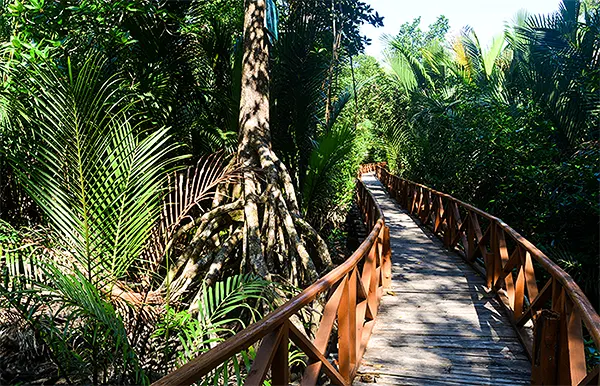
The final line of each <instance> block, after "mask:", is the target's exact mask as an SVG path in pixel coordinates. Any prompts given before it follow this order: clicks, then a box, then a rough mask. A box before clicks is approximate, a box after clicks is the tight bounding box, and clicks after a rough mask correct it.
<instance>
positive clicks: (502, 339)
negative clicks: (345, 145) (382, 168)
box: [354, 173, 531, 385]
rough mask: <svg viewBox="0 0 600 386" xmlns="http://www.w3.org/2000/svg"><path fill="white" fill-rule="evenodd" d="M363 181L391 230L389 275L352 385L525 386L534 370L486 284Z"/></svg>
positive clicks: (368, 177)
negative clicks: (391, 266)
mask: <svg viewBox="0 0 600 386" xmlns="http://www.w3.org/2000/svg"><path fill="white" fill-rule="evenodd" d="M363 181H364V182H365V184H366V185H367V187H368V188H369V190H370V191H371V192H372V193H373V194H374V196H375V198H376V199H377V201H378V203H379V205H380V206H381V209H382V210H383V213H384V214H385V221H386V224H387V225H388V226H389V228H390V242H391V247H392V264H393V268H392V287H391V289H390V290H388V291H387V292H388V294H387V296H384V297H383V299H382V302H381V306H380V309H379V313H378V315H377V321H376V324H375V328H374V331H373V335H372V336H371V339H370V341H369V344H368V346H367V350H366V352H365V355H364V357H363V360H362V363H361V367H360V369H359V371H358V375H357V377H356V379H355V382H354V384H355V385H369V384H372V383H374V382H375V383H376V384H378V385H442V384H444V385H452V384H456V385H458V384H460V385H481V384H493V385H514V384H529V383H530V371H531V370H530V368H531V364H530V362H529V360H528V358H527V356H526V354H525V350H524V349H523V347H522V346H521V343H520V342H519V340H518V338H517V334H516V333H515V331H514V330H513V328H512V326H511V324H510V322H509V320H508V318H507V317H506V316H505V315H504V314H503V312H502V309H501V306H500V304H499V303H498V302H497V301H496V299H495V298H494V297H493V294H492V293H488V291H487V290H486V288H485V283H484V279H483V278H482V277H480V276H479V275H478V274H477V273H475V271H474V270H473V269H472V268H471V267H470V266H469V265H468V264H466V263H465V262H464V261H463V260H462V258H461V257H460V256H458V255H456V254H454V253H451V252H448V251H446V250H445V249H444V247H443V245H442V242H441V241H440V240H438V239H437V237H435V236H433V235H432V234H431V233H430V232H429V231H427V230H425V231H424V230H423V229H422V228H420V227H419V226H418V225H417V224H416V223H415V222H414V221H413V220H412V219H411V217H410V216H409V215H408V214H407V213H406V211H404V210H402V209H401V208H400V206H399V205H398V204H397V203H396V201H394V200H393V199H392V198H391V197H390V196H389V195H388V194H387V192H386V191H385V189H384V188H383V186H382V185H381V184H380V183H379V181H378V180H377V178H376V177H375V175H374V174H372V173H369V174H365V175H363Z"/></svg>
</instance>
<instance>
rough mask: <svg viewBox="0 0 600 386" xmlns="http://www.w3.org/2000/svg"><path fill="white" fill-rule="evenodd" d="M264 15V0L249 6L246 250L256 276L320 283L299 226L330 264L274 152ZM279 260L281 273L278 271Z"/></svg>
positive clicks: (243, 140)
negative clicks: (301, 211)
mask: <svg viewBox="0 0 600 386" xmlns="http://www.w3.org/2000/svg"><path fill="white" fill-rule="evenodd" d="M265 13H266V1H265V0H247V1H246V12H245V18H244V57H243V63H242V66H243V67H242V82H241V85H242V92H241V102H240V117H239V125H240V126H239V145H238V161H239V163H240V164H241V166H242V167H243V169H244V176H243V191H242V198H243V200H244V217H245V222H244V232H243V250H244V256H245V259H246V261H247V262H248V264H249V265H250V266H251V267H252V269H253V270H254V271H255V272H256V273H257V274H259V275H261V276H263V277H266V278H269V279H270V278H271V273H272V272H273V271H278V272H279V274H281V273H283V272H284V271H286V270H289V271H288V275H286V276H288V279H290V280H291V281H292V283H294V284H308V283H311V282H312V281H313V280H315V279H316V277H317V270H316V267H315V262H314V261H313V260H312V258H311V257H310V256H309V254H308V251H307V248H306V245H305V242H304V238H303V237H302V236H301V233H300V232H298V231H297V229H296V227H297V226H298V227H299V229H301V230H308V232H306V231H305V232H304V233H308V235H307V236H308V237H309V238H310V239H313V240H316V242H314V244H315V247H316V249H317V250H318V253H317V254H316V255H317V256H316V257H318V258H319V262H318V263H319V265H320V266H321V267H324V268H330V266H331V260H330V258H329V253H328V252H327V248H326V245H325V243H323V242H322V240H321V239H320V238H319V237H318V235H316V232H314V231H313V230H312V228H310V226H308V227H307V224H306V223H305V222H304V221H303V220H302V219H301V218H300V213H299V209H298V203H297V200H296V194H295V191H294V186H293V184H292V181H291V178H290V175H289V173H288V171H287V169H286V168H285V166H284V165H283V163H282V162H281V161H280V160H279V158H278V157H277V156H276V155H275V153H274V152H273V150H272V148H271V134H270V129H269V39H268V36H267V34H266V31H265V28H264V25H265ZM315 235H316V236H315ZM277 260H279V269H274V268H273V267H275V266H276V265H277ZM297 263H299V266H298V265H297Z"/></svg>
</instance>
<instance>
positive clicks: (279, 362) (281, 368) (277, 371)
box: [271, 321, 290, 386]
mask: <svg viewBox="0 0 600 386" xmlns="http://www.w3.org/2000/svg"><path fill="white" fill-rule="evenodd" d="M289 323H290V322H289V321H286V322H285V323H284V324H283V326H281V328H282V329H283V331H282V333H281V340H280V341H279V344H278V345H277V349H276V351H275V356H274V358H273V362H272V363H271V376H272V380H273V382H272V384H273V386H288V385H289V384H290V366H289V364H288V358H289V355H288V341H289V331H290V329H289Z"/></svg>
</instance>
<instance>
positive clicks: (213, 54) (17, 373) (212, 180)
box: [0, 0, 600, 384]
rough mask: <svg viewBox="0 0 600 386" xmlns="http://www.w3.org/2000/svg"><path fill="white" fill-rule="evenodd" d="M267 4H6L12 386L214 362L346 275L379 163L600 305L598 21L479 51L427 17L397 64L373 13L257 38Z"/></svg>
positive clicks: (565, 24)
mask: <svg viewBox="0 0 600 386" xmlns="http://www.w3.org/2000/svg"><path fill="white" fill-rule="evenodd" d="M254 3H256V2H255V1H247V4H244V2H243V1H242V0H189V1H158V0H119V1H111V2H107V1H104V0H86V1H80V0H64V1H51V0H0V275H1V277H0V279H1V280H0V309H1V312H0V383H3V384H4V383H19V382H20V383H32V382H37V383H40V384H42V383H44V384H53V383H61V382H62V383H64V382H68V383H75V384H79V383H85V384H124V383H127V384H148V383H150V382H152V381H154V380H156V379H158V378H160V377H161V376H163V375H165V374H166V373H168V372H169V371H171V370H173V369H174V368H176V367H179V366H181V365H183V364H184V363H186V362H187V361H189V360H190V359H192V358H194V357H196V356H197V355H198V354H200V353H202V352H205V351H207V350H209V349H210V348H211V347H214V346H215V345H216V344H217V343H218V342H221V341H223V340H225V339H226V338H228V337H230V336H231V335H233V334H235V333H236V332H237V331H239V330H240V329H241V328H243V327H244V326H246V325H248V324H249V323H251V322H252V321H254V320H256V319H259V318H260V317H261V315H264V314H265V313H267V312H269V310H270V309H272V308H273V307H276V306H277V305H278V304H281V303H282V302H283V301H285V300H286V299H287V298H289V296H290V295H291V294H293V293H295V292H297V291H298V289H301V288H304V287H306V286H308V285H310V284H311V283H312V282H313V281H314V280H315V279H316V278H317V277H319V276H321V275H322V274H324V273H325V272H327V271H328V270H330V269H331V268H332V267H333V266H335V265H336V264H339V262H340V261H342V260H343V259H344V257H345V256H347V255H348V252H349V251H348V248H347V247H346V238H347V234H346V231H345V229H346V228H345V227H344V223H345V222H346V220H347V218H348V217H349V212H350V210H351V207H352V201H353V194H354V183H355V180H354V179H355V177H356V173H357V171H358V167H359V165H360V164H361V163H366V162H379V161H386V162H387V163H388V167H389V168H390V169H391V170H393V171H394V172H395V173H397V174H399V175H402V176H403V177H405V178H408V179H411V180H414V181H416V182H420V183H424V184H427V185H429V186H431V187H433V188H435V189H437V190H440V191H444V192H447V193H450V194H452V195H454V196H455V197H457V198H459V199H461V200H463V201H466V202H469V203H472V204H474V205H475V206H478V207H480V208H481V209H484V210H486V211H488V212H490V213H492V214H494V215H495V216H498V217H500V218H502V219H503V220H504V221H505V222H507V223H508V224H510V225H511V226H512V227H514V228H515V229H517V230H518V231H519V232H521V234H523V235H524V236H525V237H527V238H528V239H530V240H531V241H532V242H534V243H536V245H538V246H539V247H540V248H541V249H542V250H543V251H544V252H546V253H547V254H548V255H549V256H550V257H551V258H553V259H554V260H555V261H556V262H557V263H558V264H560V265H561V266H562V267H563V268H564V269H565V270H566V271H567V272H568V273H569V274H571V275H572V276H573V278H574V279H575V280H576V281H577V283H578V284H579V285H580V286H581V287H582V289H583V290H584V291H585V292H586V294H587V295H588V297H589V298H590V300H592V302H593V304H594V305H596V306H598V303H599V302H600V295H599V293H598V291H599V288H600V276H599V270H600V266H599V262H598V256H599V254H600V251H599V245H600V240H599V239H598V237H599V234H598V226H599V218H600V217H599V216H600V210H599V208H600V207H599V199H600V197H599V189H598V187H599V182H600V164H599V163H600V143H599V142H598V136H599V135H600V132H599V130H600V7H599V6H598V5H597V3H594V2H593V1H588V2H586V1H581V2H580V1H575V0H565V1H564V3H562V4H561V7H560V9H558V10H557V11H556V12H555V13H554V14H551V15H528V14H526V13H519V14H518V15H516V16H515V19H514V20H513V21H512V22H510V23H508V24H507V25H506V29H505V31H504V32H503V33H502V32H501V31H499V32H501V33H500V34H499V35H498V37H497V38H495V39H494V41H493V42H491V44H490V45H486V44H485V42H480V41H479V40H478V38H477V34H476V31H473V30H471V29H470V28H468V27H466V28H465V29H464V30H463V31H462V32H461V33H460V34H458V35H456V36H449V34H448V31H449V24H448V20H447V19H446V18H445V17H443V16H440V18H439V19H438V20H437V21H436V22H435V23H434V24H432V25H431V26H429V28H428V29H427V30H422V29H421V27H420V20H419V19H417V20H415V21H414V22H412V23H406V24H404V25H403V26H402V27H401V29H400V31H399V32H398V34H397V35H395V36H389V37H388V38H387V41H386V45H387V47H386V51H385V63H379V62H378V61H377V60H376V59H375V58H372V57H369V56H365V55H363V54H362V53H363V51H364V47H365V45H366V44H368V43H369V41H368V39H366V38H365V37H364V36H361V34H360V32H359V27H360V26H361V25H362V24H365V23H369V24H372V25H374V26H381V25H382V23H383V18H382V17H381V16H380V15H379V14H377V12H376V10H374V9H372V8H371V7H370V6H369V5H368V4H367V3H366V2H363V1H358V0H335V1H330V0H327V1H326V0H308V1H296V0H286V1H276V2H273V1H271V0H269V1H267V3H268V4H270V7H271V8H270V9H271V10H274V9H275V8H276V9H277V12H276V13H275V12H273V14H274V15H273V16H272V17H270V18H269V19H268V23H267V27H268V28H266V29H264V28H263V27H262V26H260V28H256V26H255V25H252V20H251V17H249V16H248V15H249V14H250V12H249V10H251V8H252V6H253V4H254ZM275 15H276V17H274V16H275ZM276 26H277V27H276ZM250 30H252V31H254V32H255V33H256V34H257V35H256V36H255V39H254V40H251V39H249V38H248V35H249V34H244V31H246V32H247V31H250ZM316 308H318V307H316ZM599 308H600V307H599ZM315 312H316V313H317V314H318V309H317V310H315ZM306 317H307V318H309V319H310V318H311V317H313V315H307V316H306ZM291 353H292V355H294V350H292V351H291ZM254 354H255V352H254V351H253V350H251V349H250V350H248V351H247V352H244V353H243V354H242V356H243V361H242V362H243V363H246V364H247V363H249V361H250V360H251V358H252V356H253V355H254ZM303 360H304V359H303V358H302V357H301V356H299V355H296V356H295V357H294V358H293V360H292V363H295V364H296V365H298V366H301V365H302V362H303ZM226 365H227V364H226ZM241 367H243V366H240V365H239V362H238V361H233V362H232V363H231V364H230V365H229V367H223V369H222V370H223V373H225V372H226V371H227V370H228V369H231V368H235V369H234V370H235V375H232V379H233V378H235V379H236V380H237V381H238V383H239V382H240V381H241V380H242V379H243V377H244V372H245V371H246V369H245V368H241ZM217 377H219V374H217Z"/></svg>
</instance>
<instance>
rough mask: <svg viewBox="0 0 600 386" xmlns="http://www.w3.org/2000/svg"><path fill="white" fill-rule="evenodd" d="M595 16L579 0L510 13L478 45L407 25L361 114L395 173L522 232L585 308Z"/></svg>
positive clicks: (595, 156) (593, 186)
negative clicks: (545, 10)
mask: <svg viewBox="0 0 600 386" xmlns="http://www.w3.org/2000/svg"><path fill="white" fill-rule="evenodd" d="M599 17H600V14H599V13H598V9H597V8H591V7H586V6H585V4H583V3H580V2H579V1H565V2H564V3H562V4H561V7H560V9H559V10H558V11H557V12H555V13H553V14H550V15H528V14H526V13H524V12H520V13H519V14H517V15H516V17H515V19H514V20H513V22H512V23H509V24H508V25H507V26H506V31H505V33H504V35H499V36H497V37H496V38H494V39H493V41H492V42H491V43H490V44H489V45H487V46H485V45H483V42H481V41H480V40H479V39H478V36H477V34H476V32H475V31H473V30H472V29H470V28H468V27H467V28H465V29H464V30H463V31H462V33H461V34H460V35H459V36H455V37H452V38H447V37H446V36H445V33H446V31H447V29H444V26H443V18H441V19H439V20H440V21H438V23H437V24H434V25H432V26H430V28H429V31H431V32H429V33H425V32H422V31H421V30H420V29H419V27H418V22H419V20H418V19H417V20H415V22H414V23H412V24H410V23H409V24H407V25H405V26H403V28H402V30H401V33H400V34H399V35H398V36H393V37H389V38H388V49H387V53H386V58H387V62H388V65H389V69H390V71H389V73H388V74H387V76H386V77H385V78H380V81H379V84H380V89H381V92H380V93H379V94H378V100H379V101H380V103H381V104H386V105H387V108H381V109H380V110H379V112H378V113H377V114H375V115H371V117H372V119H373V120H374V121H376V123H377V124H376V125H375V128H376V130H377V132H378V133H379V134H380V135H382V136H383V137H384V138H385V140H384V141H383V143H382V144H381V147H380V148H381V149H382V150H384V151H385V153H386V156H385V159H386V160H387V161H388V163H389V165H390V166H391V167H392V168H393V169H394V170H395V171H397V172H398V173H400V174H402V175H403V176H404V177H406V178H408V179H411V180H414V181H417V182H422V183H425V184H427V185H429V186H432V187H434V188H435V189H438V190H441V191H444V192H448V193H451V194H453V195H454V196H456V197H459V198H460V199H462V200H465V201H467V202H471V203H473V204H475V205H476V206H478V207H480V208H482V209H484V210H486V211H488V212H490V213H493V214H494V215H497V216H499V217H501V218H502V219H504V220H505V221H506V222H507V223H509V224H511V225H512V226H513V227H515V228H517V229H518V230H519V231H520V232H522V234H525V235H528V238H530V239H532V241H534V242H535V243H536V244H537V245H540V246H542V247H543V249H544V250H545V251H546V252H547V253H548V255H550V256H551V257H553V258H554V259H555V260H556V261H557V262H558V263H559V264H561V265H562V266H563V267H564V268H565V269H566V270H567V272H569V273H570V274H571V275H572V276H573V277H574V278H575V279H576V280H577V281H578V283H579V284H580V285H581V287H582V288H584V290H585V291H586V293H587V294H588V296H589V297H590V299H591V300H592V302H593V304H598V301H599V300H600V295H599V293H598V288H600V286H599V284H600V282H599V276H598V254H599V253H600V251H599V249H598V246H599V240H598V233H597V232H596V230H597V228H598V218H599V214H600V213H599V211H598V199H599V196H598V189H597V187H598V181H599V179H598V178H599V174H598V170H599V169H598V168H599V161H600V148H599V144H598V135H599V134H600V133H599V132H598V128H599V127H600V121H599V120H598V119H599V117H600V115H599V109H600V89H599V88H598V84H599V83H598V75H599V74H600V46H599V44H598V42H599V41H600V34H599V31H600V18H599ZM440 31H441V32H440ZM434 35H435V37H432V36H434ZM427 36H429V38H427ZM381 113H383V114H381Z"/></svg>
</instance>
